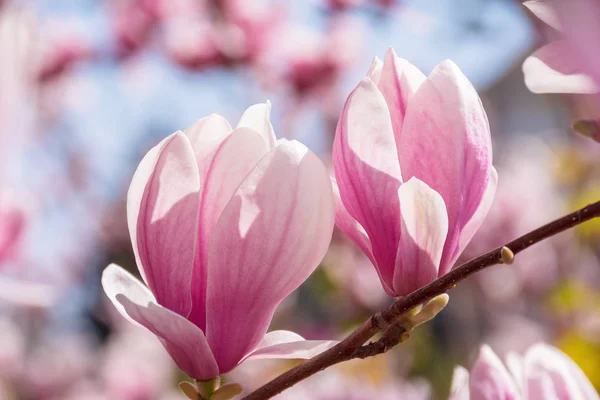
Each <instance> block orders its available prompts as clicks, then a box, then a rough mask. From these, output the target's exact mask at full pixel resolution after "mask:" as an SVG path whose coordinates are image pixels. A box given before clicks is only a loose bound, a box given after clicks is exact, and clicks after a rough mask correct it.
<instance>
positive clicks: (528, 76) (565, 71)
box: [523, 40, 598, 94]
mask: <svg viewBox="0 0 600 400" xmlns="http://www.w3.org/2000/svg"><path fill="white" fill-rule="evenodd" d="M569 46H570V44H569V42H567V41H565V40H557V41H555V42H551V43H549V44H547V45H545V46H544V47H542V48H540V49H538V50H536V51H535V52H534V53H533V54H532V55H530V56H529V57H527V59H526V60H525V62H524V63H523V74H525V85H527V88H528V89H529V90H531V91H532V92H534V93H584V94H585V93H596V92H597V91H598V86H597V85H595V84H594V81H593V80H592V78H590V77H589V76H587V75H585V74H584V73H583V70H582V68H581V65H580V64H579V63H578V60H577V58H576V57H573V55H572V50H570V49H569Z"/></svg>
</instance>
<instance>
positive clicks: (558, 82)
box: [523, 0, 600, 93]
mask: <svg viewBox="0 0 600 400" xmlns="http://www.w3.org/2000/svg"><path fill="white" fill-rule="evenodd" d="M523 5H524V6H526V7H527V8H528V9H529V10H530V11H531V12H532V13H534V14H535V15H536V16H537V17H538V18H540V19H541V20H542V21H544V22H545V23H546V24H548V25H549V26H550V27H552V28H553V29H555V30H557V31H559V32H561V34H562V35H561V36H562V37H561V39H559V40H554V41H551V42H550V43H548V44H546V45H544V46H543V47H541V48H540V49H538V50H536V51H535V52H534V53H533V54H531V56H529V57H528V58H527V59H526V60H525V62H524V63H523V73H524V74H525V84H526V85H527V87H528V88H529V90H531V91H532V92H534V93H597V92H598V90H599V88H600V58H599V57H598V56H597V54H598V51H597V50H595V49H598V48H599V46H600V39H599V37H600V22H599V20H598V18H600V6H599V5H598V2H597V1H595V0H591V1H587V0H575V1H573V2H571V1H569V2H568V6H567V2H563V1H560V0H532V1H526V2H525V3H523ZM594 42H595V43H594ZM592 77H594V78H595V79H596V82H594V80H593V79H592Z"/></svg>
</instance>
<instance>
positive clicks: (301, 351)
mask: <svg viewBox="0 0 600 400" xmlns="http://www.w3.org/2000/svg"><path fill="white" fill-rule="evenodd" d="M338 343H339V342H338V341H336V340H300V341H296V342H288V343H279V344H274V345H272V346H267V347H262V348H260V349H258V350H255V351H253V352H252V353H250V354H249V355H248V356H247V357H246V358H245V359H244V360H242V362H246V361H252V360H261V359H273V358H285V359H293V358H296V359H298V358H299V359H305V360H306V359H309V358H312V357H314V356H316V355H317V354H320V353H322V352H324V351H325V350H328V349H330V348H332V347H333V346H335V345H336V344H338Z"/></svg>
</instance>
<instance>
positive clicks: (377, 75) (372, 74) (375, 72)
mask: <svg viewBox="0 0 600 400" xmlns="http://www.w3.org/2000/svg"><path fill="white" fill-rule="evenodd" d="M382 69H383V61H381V60H380V59H379V57H375V58H374V59H373V61H372V62H371V66H370V67H369V71H368V72H367V78H370V79H371V80H372V81H373V83H375V84H376V85H379V81H380V80H381V71H382Z"/></svg>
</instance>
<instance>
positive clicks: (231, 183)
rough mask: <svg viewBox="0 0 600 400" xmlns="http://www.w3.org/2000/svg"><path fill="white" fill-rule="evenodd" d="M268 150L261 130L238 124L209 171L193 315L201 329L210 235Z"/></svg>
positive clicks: (218, 150)
mask: <svg viewBox="0 0 600 400" xmlns="http://www.w3.org/2000/svg"><path fill="white" fill-rule="evenodd" d="M267 150H268V149H267V145H266V143H265V142H264V141H263V139H262V138H261V136H260V135H259V134H258V133H256V132H255V131H254V130H252V129H250V128H238V129H236V130H235V131H233V132H232V133H231V134H230V135H229V136H227V138H225V139H224V140H223V142H222V143H221V145H220V146H219V148H218V149H217V151H216V152H215V154H214V156H213V162H212V163H211V166H210V168H209V170H208V171H207V174H206V181H205V183H204V192H203V193H202V199H201V204H200V216H199V221H200V222H199V225H198V242H197V246H196V259H195V265H194V273H193V279H192V289H191V291H192V296H193V297H192V303H193V309H192V313H191V314H190V317H189V319H190V321H192V322H194V323H195V324H196V325H197V326H198V327H200V329H205V327H206V282H207V276H206V275H207V267H206V266H207V262H208V246H209V239H210V235H211V233H212V230H213V228H214V226H215V224H216V223H217V220H218V219H219V216H220V215H221V213H222V212H223V209H224V208H225V206H226V205H227V203H228V202H229V200H230V199H231V197H232V196H233V194H234V193H235V191H236V190H237V188H238V186H240V184H241V183H242V181H243V180H244V178H245V177H246V175H248V173H249V172H250V171H251V170H252V168H254V166H255V165H256V164H257V163H258V162H259V161H260V159H261V158H262V157H263V156H264V155H265V153H266V152H267Z"/></svg>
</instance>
